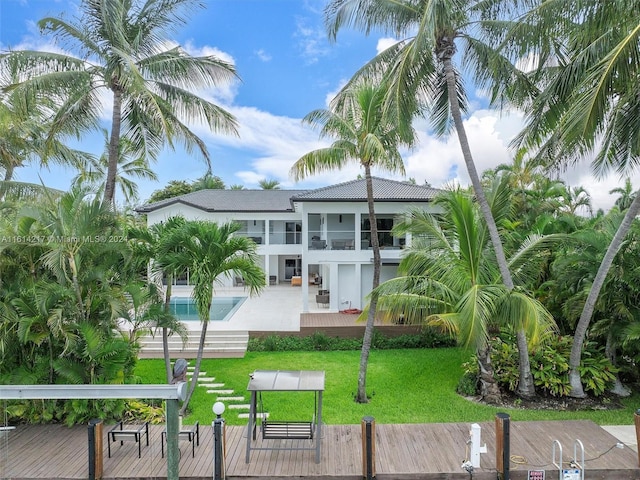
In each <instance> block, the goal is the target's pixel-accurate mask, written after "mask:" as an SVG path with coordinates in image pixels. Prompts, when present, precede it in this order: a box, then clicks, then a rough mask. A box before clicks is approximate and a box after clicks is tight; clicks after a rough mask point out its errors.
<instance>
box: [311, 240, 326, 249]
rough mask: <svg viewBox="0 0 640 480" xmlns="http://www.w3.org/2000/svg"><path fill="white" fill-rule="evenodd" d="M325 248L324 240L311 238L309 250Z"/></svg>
mask: <svg viewBox="0 0 640 480" xmlns="http://www.w3.org/2000/svg"><path fill="white" fill-rule="evenodd" d="M325 248H327V241H326V240H311V250H324V249H325Z"/></svg>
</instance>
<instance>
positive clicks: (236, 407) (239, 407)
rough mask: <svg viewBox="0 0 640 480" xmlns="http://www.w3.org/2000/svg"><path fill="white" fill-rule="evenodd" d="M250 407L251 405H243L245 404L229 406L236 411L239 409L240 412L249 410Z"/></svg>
mask: <svg viewBox="0 0 640 480" xmlns="http://www.w3.org/2000/svg"><path fill="white" fill-rule="evenodd" d="M250 407H251V405H249V404H248V403H243V404H238V403H230V404H229V405H227V408H234V409H238V410H242V409H247V410H249V408H250Z"/></svg>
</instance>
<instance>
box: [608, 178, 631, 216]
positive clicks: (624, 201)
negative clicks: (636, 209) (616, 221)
mask: <svg viewBox="0 0 640 480" xmlns="http://www.w3.org/2000/svg"><path fill="white" fill-rule="evenodd" d="M609 193H610V194H614V193H617V194H618V195H619V197H618V198H616V201H615V204H614V205H615V206H616V207H618V209H620V211H621V212H624V211H625V210H626V209H628V208H629V207H630V206H631V204H632V203H633V200H634V198H635V197H636V195H637V192H636V191H634V189H633V185H632V184H631V179H630V178H628V177H627V178H626V179H625V181H624V187H616V188H613V189H611V190H609Z"/></svg>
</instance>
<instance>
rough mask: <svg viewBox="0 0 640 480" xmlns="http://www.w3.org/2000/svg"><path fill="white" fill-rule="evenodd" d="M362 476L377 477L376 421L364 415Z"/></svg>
mask: <svg viewBox="0 0 640 480" xmlns="http://www.w3.org/2000/svg"><path fill="white" fill-rule="evenodd" d="M362 478H365V479H366V480H372V479H374V478H376V421H375V420H374V418H373V417H362Z"/></svg>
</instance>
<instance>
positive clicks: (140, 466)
mask: <svg viewBox="0 0 640 480" xmlns="http://www.w3.org/2000/svg"><path fill="white" fill-rule="evenodd" d="M480 425H481V427H482V443H486V445H487V450H488V453H486V454H483V455H482V458H481V468H479V469H476V470H475V472H474V474H473V478H474V479H475V480H489V479H491V480H494V479H495V478H496V470H495V468H496V458H495V457H496V455H495V443H496V442H495V433H494V432H495V424H494V423H493V422H486V423H481V424H480ZM469 428H470V425H469V424H462V423H451V424H410V425H409V424H405V425H386V424H384V425H383V424H378V425H376V426H375V430H376V457H375V465H376V474H377V475H376V478H378V479H381V480H385V479H395V480H418V479H424V480H443V479H449V480H458V479H459V480H468V479H469V478H470V477H469V474H468V473H466V472H464V471H463V470H462V468H461V464H462V461H463V460H465V459H466V458H467V452H466V449H467V440H468V438H469ZM162 429H163V427H161V426H152V427H151V429H150V445H149V447H146V446H144V447H143V449H142V458H140V459H138V451H137V448H136V446H135V444H134V443H133V442H125V443H124V445H123V446H120V445H119V444H116V445H115V447H114V446H113V445H112V456H111V458H107V452H106V443H107V442H106V430H107V428H105V429H104V430H105V431H104V436H105V438H104V442H103V443H104V450H105V452H104V470H103V478H104V479H130V480H134V479H152V478H154V479H155V478H158V479H162V478H166V458H162V457H161V452H160V434H161V431H162ZM200 433H201V436H200V446H199V447H196V454H195V458H192V457H191V447H190V444H189V443H188V442H186V441H181V442H180V450H181V460H180V478H184V479H194V480H200V479H203V480H204V479H210V478H212V472H213V468H212V455H213V454H212V451H213V446H212V444H213V440H212V428H211V427H210V426H206V425H205V426H201V432H200ZM244 434H245V429H244V428H242V427H227V429H226V439H227V440H226V445H227V459H226V465H227V478H228V479H231V480H233V479H242V480H258V479H260V480H264V479H267V478H269V479H273V478H291V477H297V478H313V479H314V480H328V479H333V480H337V479H349V480H356V479H361V478H362V473H363V472H362V435H361V426H360V425H329V426H327V427H325V428H324V432H323V437H324V438H323V439H322V459H321V462H320V463H319V464H316V463H315V462H314V452H311V451H293V452H292V451H255V452H252V455H251V462H250V463H248V464H247V463H245V446H246V438H245V437H244ZM576 439H580V440H581V441H582V442H583V444H584V448H585V459H586V461H585V466H586V469H585V479H611V480H614V479H615V480H632V479H633V480H636V479H640V469H638V457H637V454H636V452H635V451H633V450H631V449H629V448H623V449H619V448H616V443H617V441H618V440H617V439H616V438H615V437H614V436H612V435H611V434H609V433H608V432H606V431H605V430H604V429H602V428H600V427H599V426H598V425H596V424H595V423H593V422H591V421H554V422H512V423H511V465H510V472H511V476H510V478H511V479H513V480H522V479H526V478H527V471H528V470H529V469H532V470H534V469H535V470H541V469H542V470H546V475H547V476H546V478H547V479H555V478H558V470H557V469H556V468H555V467H553V465H552V457H551V452H552V443H553V441H554V440H559V441H560V442H561V444H562V446H563V453H564V458H563V459H564V461H565V464H567V465H568V462H569V461H570V460H571V459H572V458H573V445H574V442H575V440H576ZM270 442H283V441H282V440H271V441H270ZM288 442H290V441H288ZM305 442H306V441H305ZM87 444H88V442H87V427H83V426H78V427H74V428H67V427H65V426H61V425H46V426H18V427H17V428H16V429H15V430H14V431H12V432H10V433H9V434H8V435H7V436H5V437H3V438H2V439H1V440H0V478H3V479H5V478H6V479H14V480H23V479H24V480H26V479H68V480H76V479H83V478H87V475H88V467H87ZM565 468H569V467H568V466H566V467H565Z"/></svg>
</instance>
